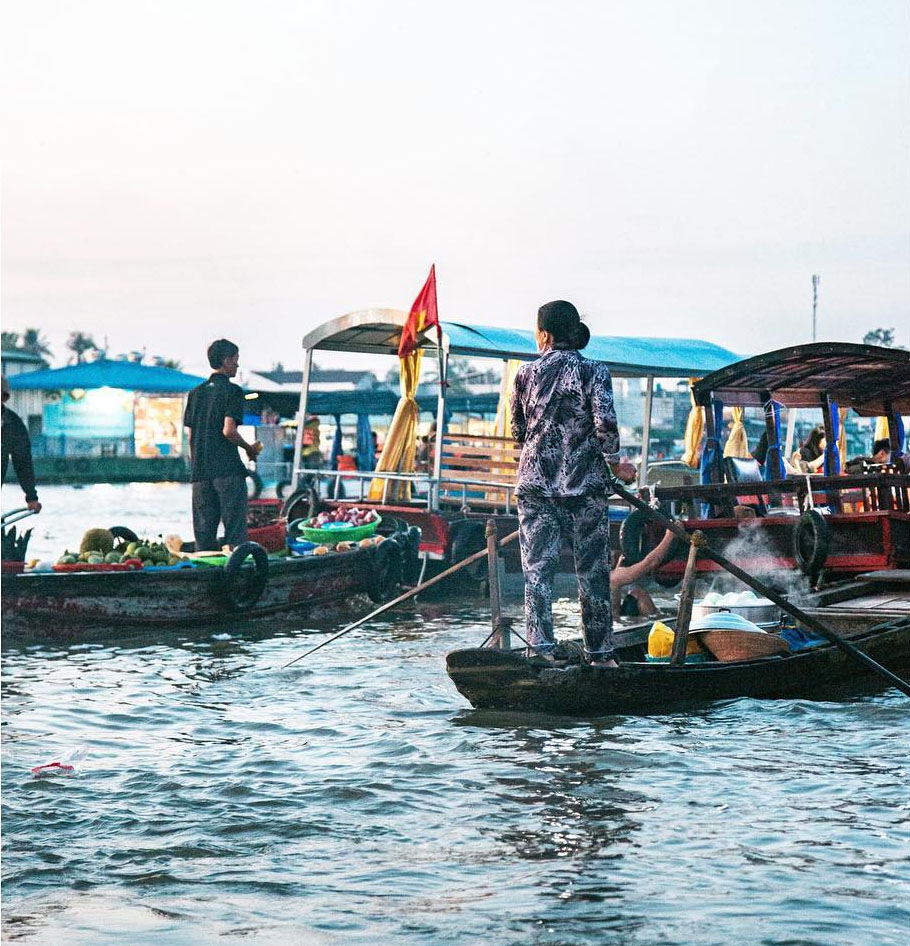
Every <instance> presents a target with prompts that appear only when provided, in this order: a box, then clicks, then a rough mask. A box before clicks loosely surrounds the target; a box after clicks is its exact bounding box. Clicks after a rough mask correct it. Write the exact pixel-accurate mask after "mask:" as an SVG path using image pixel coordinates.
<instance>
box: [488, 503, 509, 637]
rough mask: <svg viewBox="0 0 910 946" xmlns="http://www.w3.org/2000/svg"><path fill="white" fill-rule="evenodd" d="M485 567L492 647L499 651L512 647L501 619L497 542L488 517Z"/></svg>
mask: <svg viewBox="0 0 910 946" xmlns="http://www.w3.org/2000/svg"><path fill="white" fill-rule="evenodd" d="M486 537H487V566H488V568H489V572H490V621H491V622H492V625H493V645H494V646H497V647H499V649H500V650H510V649H511V647H512V641H511V635H510V634H509V625H508V622H506V621H503V619H502V596H501V594H500V589H499V540H498V536H497V531H496V520H495V519H494V518H493V517H492V516H490V518H489V519H487V526H486Z"/></svg>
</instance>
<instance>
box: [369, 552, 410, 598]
mask: <svg viewBox="0 0 910 946" xmlns="http://www.w3.org/2000/svg"><path fill="white" fill-rule="evenodd" d="M401 562H402V554H401V546H400V545H399V544H398V542H396V541H395V539H386V540H385V542H381V543H380V544H379V545H377V546H376V547H375V548H374V550H373V561H372V562H371V565H370V573H369V576H368V577H367V594H368V595H369V596H370V600H371V601H375V602H376V604H382V602H383V601H388V600H389V599H390V598H393V597H394V596H395V593H396V592H397V590H398V587H399V585H400V584H401Z"/></svg>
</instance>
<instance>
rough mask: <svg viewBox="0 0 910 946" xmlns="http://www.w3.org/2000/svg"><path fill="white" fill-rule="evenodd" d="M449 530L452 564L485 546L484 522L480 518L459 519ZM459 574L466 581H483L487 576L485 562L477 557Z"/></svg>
mask: <svg viewBox="0 0 910 946" xmlns="http://www.w3.org/2000/svg"><path fill="white" fill-rule="evenodd" d="M450 531H451V533H452V544H451V546H450V547H449V559H450V562H451V564H452V565H457V564H458V562H461V561H464V559H466V558H468V556H470V555H473V554H474V553H475V552H479V551H480V550H481V549H483V548H485V547H486V544H487V538H486V523H485V522H484V521H483V520H481V519H460V520H458V521H457V522H453V523H452V525H451V527H450ZM460 574H461V576H462V578H463V579H465V580H467V581H472V582H479V581H484V580H486V578H487V577H488V565H487V562H486V560H485V559H479V560H478V561H476V562H474V563H473V564H472V565H468V566H466V567H465V568H463V569H462V570H461V572H460Z"/></svg>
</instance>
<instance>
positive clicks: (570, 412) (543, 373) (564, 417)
mask: <svg viewBox="0 0 910 946" xmlns="http://www.w3.org/2000/svg"><path fill="white" fill-rule="evenodd" d="M590 337H591V333H590V332H589V331H588V328H587V326H586V325H585V324H584V323H583V322H582V321H581V319H580V317H579V315H578V310H577V309H576V308H575V306H574V305H572V303H570V302H564V301H557V302H549V303H547V304H546V305H544V306H541V308H540V310H539V311H538V313H537V332H536V341H537V349H538V351H539V352H540V353H541V355H540V358H538V359H537V361H533V362H529V363H528V364H525V365H523V366H522V367H521V368H520V369H519V371H518V374H517V376H516V378H515V384H514V387H513V389H512V395H511V408H512V437H513V438H514V439H515V441H516V442H517V443H520V444H521V445H522V449H521V458H520V460H519V463H518V482H517V487H516V495H517V497H518V521H519V542H520V546H521V564H522V569H523V571H524V576H525V616H526V621H527V635H528V643H529V645H530V647H531V648H532V650H533V651H535V652H536V653H538V654H540V655H542V656H545V657H549V656H551V655H552V651H553V649H554V647H555V646H556V639H555V637H554V634H553V578H554V577H555V574H556V568H557V565H558V563H559V557H560V548H561V546H562V542H563V539H568V538H571V541H572V546H573V549H574V553H575V574H576V577H577V580H578V598H579V601H580V603H581V616H582V625H583V630H584V641H585V657H586V659H587V660H588V662H589V663H591V664H593V665H595V666H606V667H613V666H616V662H615V660H614V657H613V650H614V643H613V607H612V603H611V600H610V547H609V543H610V520H609V515H608V496H609V494H610V485H611V482H612V481H611V478H610V475H609V470H608V467H612V468H613V470H614V471H615V473H616V475H617V476H618V477H619V478H620V479H622V480H625V481H626V482H631V481H632V480H634V478H635V468H634V467H633V466H632V465H631V464H629V463H620V462H619V429H618V427H617V424H616V410H615V407H614V405H613V384H612V380H611V377H610V371H609V369H608V368H607V366H606V365H604V364H602V363H598V362H593V361H589V360H588V359H587V358H584V357H583V356H582V355H581V354H580V353H579V349H582V348H584V347H585V345H587V344H588V341H589V339H590Z"/></svg>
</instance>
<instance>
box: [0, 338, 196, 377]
mask: <svg viewBox="0 0 910 946" xmlns="http://www.w3.org/2000/svg"><path fill="white" fill-rule="evenodd" d="M0 342H2V349H3V351H20V352H26V353H28V354H29V355H40V356H41V357H42V358H50V357H51V356H52V352H51V348H50V344H49V343H48V340H47V338H45V336H44V335H43V334H42V332H41V331H40V329H36V328H27V329H26V330H25V331H24V332H22V333H21V334H20V333H19V332H3V333H2V340H0ZM65 347H66V350H67V351H68V352H69V353H70V355H69V358H68V359H67V364H70V365H72V364H77V365H78V364H80V363H82V362H83V361H85V360H86V356H87V355H88V354H89V353H90V352H100V353H101V355H102V357H106V355H107V350H106V348H102V347H101V346H100V345H98V343H97V342H96V341H95V339H94V336H92V335H90V334H88V333H87V332H81V331H75V332H70V334H69V338H68V339H67V340H66V346H65ZM120 357H124V356H120ZM144 358H145V349H143V350H142V351H141V352H135V353H133V360H134V361H138V362H139V363H141V362H142V361H143V359H144ZM152 362H153V363H154V364H155V365H156V366H157V367H159V368H173V369H174V370H176V371H179V370H180V369H181V367H182V365H181V363H180V362H179V361H178V360H177V359H176V358H163V357H162V356H161V355H155V356H153V358H152Z"/></svg>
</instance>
